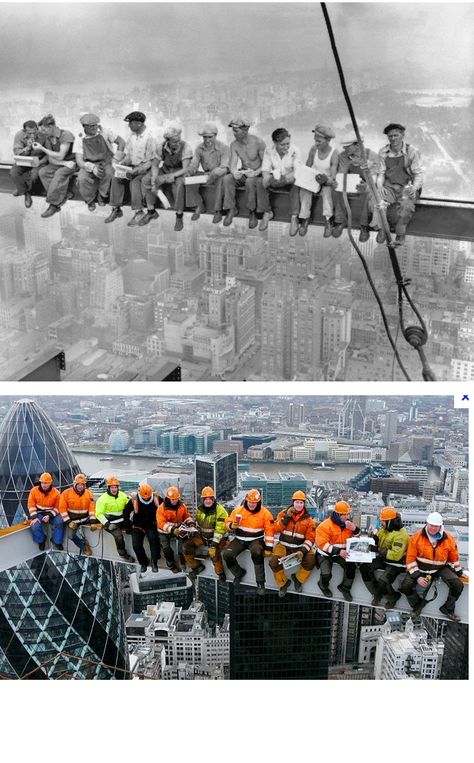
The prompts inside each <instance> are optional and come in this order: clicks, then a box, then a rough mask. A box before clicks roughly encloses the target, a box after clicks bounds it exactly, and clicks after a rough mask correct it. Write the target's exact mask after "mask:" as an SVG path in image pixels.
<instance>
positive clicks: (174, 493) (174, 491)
mask: <svg viewBox="0 0 474 763" xmlns="http://www.w3.org/2000/svg"><path fill="white" fill-rule="evenodd" d="M166 497H167V498H169V499H170V500H171V501H176V500H177V499H178V498H181V493H180V492H179V490H178V488H177V487H169V488H168V490H167V491H166Z"/></svg>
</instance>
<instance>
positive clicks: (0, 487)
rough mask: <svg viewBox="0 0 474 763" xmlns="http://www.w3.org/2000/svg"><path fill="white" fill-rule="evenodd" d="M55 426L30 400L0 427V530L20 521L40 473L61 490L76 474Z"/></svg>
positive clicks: (16, 404) (76, 467)
mask: <svg viewBox="0 0 474 763" xmlns="http://www.w3.org/2000/svg"><path fill="white" fill-rule="evenodd" d="M80 471H81V470H80V468H79V465H78V463H77V461H76V459H75V458H74V456H73V455H72V453H71V452H70V450H69V448H68V446H67V444H66V442H65V441H64V439H63V437H62V435H61V433H60V432H59V431H58V429H57V428H56V426H55V425H54V424H53V422H52V421H51V420H50V418H49V417H48V416H47V415H46V413H45V412H44V411H43V410H42V409H41V408H40V406H39V405H38V404H37V403H36V402H34V401H33V400H17V401H16V402H14V403H13V405H12V406H11V408H10V410H9V411H8V412H7V415H6V416H5V418H4V420H3V422H2V425H1V427H0V527H7V526H8V525H12V524H16V523H17V522H21V521H23V519H24V518H25V515H26V514H27V502H28V494H29V492H30V490H31V488H32V487H33V485H34V483H35V482H37V480H38V477H39V476H40V474H42V472H50V474H51V475H52V477H53V480H54V485H55V486H56V487H57V488H58V489H59V490H64V489H65V488H67V487H70V486H71V485H72V481H73V477H74V475H75V474H77V473H78V472H80Z"/></svg>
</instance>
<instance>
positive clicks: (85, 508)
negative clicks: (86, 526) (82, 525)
mask: <svg viewBox="0 0 474 763" xmlns="http://www.w3.org/2000/svg"><path fill="white" fill-rule="evenodd" d="M59 511H60V512H61V516H62V518H63V521H64V522H69V520H72V521H73V522H85V521H86V520H88V519H89V520H94V519H95V501H94V496H93V495H92V491H91V490H89V489H88V488H86V489H85V490H84V492H83V493H81V494H80V495H79V493H77V492H76V491H75V490H74V488H73V487H68V489H67V490H65V491H64V492H63V493H61V497H60V499H59Z"/></svg>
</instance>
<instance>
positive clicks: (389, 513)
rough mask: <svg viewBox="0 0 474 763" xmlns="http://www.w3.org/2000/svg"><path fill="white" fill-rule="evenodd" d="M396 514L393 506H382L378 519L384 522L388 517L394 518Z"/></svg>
mask: <svg viewBox="0 0 474 763" xmlns="http://www.w3.org/2000/svg"><path fill="white" fill-rule="evenodd" d="M396 516H397V512H396V510H395V509H394V508H393V506H384V507H383V509H382V511H381V512H380V519H381V520H383V521H384V522H386V521H388V520H389V519H395V517H396Z"/></svg>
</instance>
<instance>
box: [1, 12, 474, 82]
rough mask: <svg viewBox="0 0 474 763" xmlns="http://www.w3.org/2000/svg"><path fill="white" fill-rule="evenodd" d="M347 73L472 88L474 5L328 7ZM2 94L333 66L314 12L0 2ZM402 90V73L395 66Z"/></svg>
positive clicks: (320, 21) (318, 15) (319, 15)
mask: <svg viewBox="0 0 474 763" xmlns="http://www.w3.org/2000/svg"><path fill="white" fill-rule="evenodd" d="M328 7H329V13H330V16H331V20H332V23H333V27H334V32H335V35H336V40H337V42H338V46H339V50H340V53H341V56H342V58H343V62H344V63H345V64H346V65H347V66H350V65H354V64H356V63H357V64H359V63H360V64H367V65H372V66H374V67H375V68H379V67H382V68H384V67H389V68H390V70H392V71H393V70H394V69H396V68H397V66H399V67H400V64H399V62H400V61H402V60H404V57H406V56H408V58H409V60H411V61H413V62H415V63H416V64H417V65H419V66H421V67H423V68H424V69H427V70H429V69H430V68H431V67H433V68H435V67H439V66H440V65H442V67H443V68H444V67H446V70H447V71H453V72H455V73H456V76H457V77H458V82H459V86H464V87H466V86H470V85H471V86H472V75H471V73H472V64H471V60H472V50H473V49H474V38H473V31H472V30H473V29H474V24H473V17H474V3H459V4H457V3H455V4H452V3H440V4H438V3H394V2H390V3H328ZM0 18H1V24H0V72H1V74H0V83H1V85H2V86H3V88H5V87H7V88H12V87H15V86H16V85H18V86H20V87H28V86H32V87H34V86H36V85H41V86H49V87H52V86H54V83H57V84H64V83H66V82H69V81H70V82H81V81H82V82H91V83H92V82H100V81H104V82H106V83H111V82H119V81H120V80H123V81H125V80H126V81H127V82H130V81H134V82H135V83H136V84H140V83H144V82H159V81H160V79H166V78H167V77H170V76H177V75H181V76H188V75H196V74H199V75H202V76H207V77H212V74H213V73H217V74H219V73H221V74H228V73H232V72H235V73H238V72H239V71H242V72H245V73H248V72H252V71H258V70H259V69H260V68H265V70H269V69H271V68H275V69H277V70H278V69H281V70H283V69H285V68H286V67H290V68H291V69H297V68H302V69H311V68H313V67H316V66H321V65H322V64H324V62H325V61H328V60H329V61H330V62H332V59H331V58H330V56H331V53H330V48H329V43H328V38H327V33H326V28H325V26H324V21H323V16H322V13H321V9H320V5H319V3H281V4H280V3H161V2H156V3H137V2H135V3H1V4H0ZM400 78H401V81H403V83H404V84H405V85H409V82H410V73H409V72H406V71H404V70H403V68H402V67H400Z"/></svg>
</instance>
